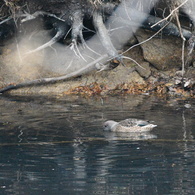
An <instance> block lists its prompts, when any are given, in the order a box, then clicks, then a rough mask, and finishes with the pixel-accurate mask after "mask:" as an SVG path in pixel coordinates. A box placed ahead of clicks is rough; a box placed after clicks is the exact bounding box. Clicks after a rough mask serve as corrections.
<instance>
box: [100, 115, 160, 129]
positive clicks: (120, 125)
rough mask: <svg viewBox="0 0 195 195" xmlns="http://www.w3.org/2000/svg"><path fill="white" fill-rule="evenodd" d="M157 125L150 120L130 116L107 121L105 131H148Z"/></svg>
mask: <svg viewBox="0 0 195 195" xmlns="http://www.w3.org/2000/svg"><path fill="white" fill-rule="evenodd" d="M156 126H157V125H153V124H151V123H150V122H149V121H145V120H139V119H134V118H129V119H126V120H123V121H120V122H116V121H112V120H109V121H106V122H105V123H104V125H103V128H104V130H105V131H113V132H146V131H151V130H152V129H153V128H154V127H156Z"/></svg>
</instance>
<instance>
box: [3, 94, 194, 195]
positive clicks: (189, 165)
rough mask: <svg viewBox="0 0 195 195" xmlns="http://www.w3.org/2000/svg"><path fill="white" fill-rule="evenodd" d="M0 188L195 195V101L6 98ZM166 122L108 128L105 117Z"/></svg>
mask: <svg viewBox="0 0 195 195" xmlns="http://www.w3.org/2000/svg"><path fill="white" fill-rule="evenodd" d="M0 109H1V110H0V154H1V156H0V194H1V195H4V194H5V195H50V194H51V195H53V194H55V195H56V194H58V195H61V194H62V195H66V194H70V195H73V194H89V195H91V194H136V195H137V194H146V195H148V194H149V195H150V194H177V195H178V194H181V195H183V194H194V192H195V145H194V142H195V139H194V137H195V128H194V122H195V117H194V116H195V114H194V111H195V101H194V100H193V99H192V100H188V101H187V100H180V99H176V100H163V99H158V98H156V97H146V96H125V97H109V98H105V99H101V98H97V99H82V98H78V97H76V96H74V97H71V99H67V98H60V97H58V98H55V97H54V98H45V97H43V98H38V97H28V98H27V97H21V98H19V97H0ZM129 117H135V118H142V119H148V120H151V121H154V123H155V124H157V125H158V127H156V128H155V129H154V130H153V131H152V132H151V133H149V134H143V135H131V134H125V133H120V134H114V133H111V132H104V131H103V130H102V123H103V122H104V121H105V120H108V119H113V120H118V121H119V120H123V119H125V118H129Z"/></svg>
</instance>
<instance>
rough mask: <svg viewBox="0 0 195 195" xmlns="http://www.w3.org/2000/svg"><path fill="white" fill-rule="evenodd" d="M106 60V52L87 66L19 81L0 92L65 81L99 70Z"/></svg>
mask: <svg viewBox="0 0 195 195" xmlns="http://www.w3.org/2000/svg"><path fill="white" fill-rule="evenodd" d="M106 60H108V55H107V54H105V55H103V56H101V57H99V58H98V59H96V60H94V61H92V62H91V63H89V64H88V65H87V66H85V67H83V68H81V69H79V70H77V71H75V72H72V73H70V74H67V75H63V76H59V77H51V78H42V79H35V80H32V81H27V82H23V83H19V84H16V85H9V86H7V87H4V88H2V89H0V94H2V93H4V92H7V91H10V90H13V89H19V88H24V87H29V86H38V85H44V84H52V83H56V82H58V81H65V80H68V79H70V78H73V77H77V76H81V75H83V74H85V73H87V72H91V71H93V70H98V71H99V70H102V66H100V64H101V61H104V62H105V61H106ZM104 66H110V65H109V64H108V65H104ZM106 69H108V68H106V67H105V68H104V70H106Z"/></svg>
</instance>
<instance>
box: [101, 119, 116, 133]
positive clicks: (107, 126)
mask: <svg viewBox="0 0 195 195" xmlns="http://www.w3.org/2000/svg"><path fill="white" fill-rule="evenodd" d="M117 124H118V123H117V122H116V121H112V120H109V121H106V122H105V123H104V124H103V128H104V131H114V129H115V127H116V125H117Z"/></svg>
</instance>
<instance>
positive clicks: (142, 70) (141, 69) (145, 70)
mask: <svg viewBox="0 0 195 195" xmlns="http://www.w3.org/2000/svg"><path fill="white" fill-rule="evenodd" d="M140 65H141V66H136V70H137V72H138V73H139V75H140V76H141V77H143V78H148V77H149V76H150V75H151V70H150V64H149V63H148V62H143V63H141V64H140Z"/></svg>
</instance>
